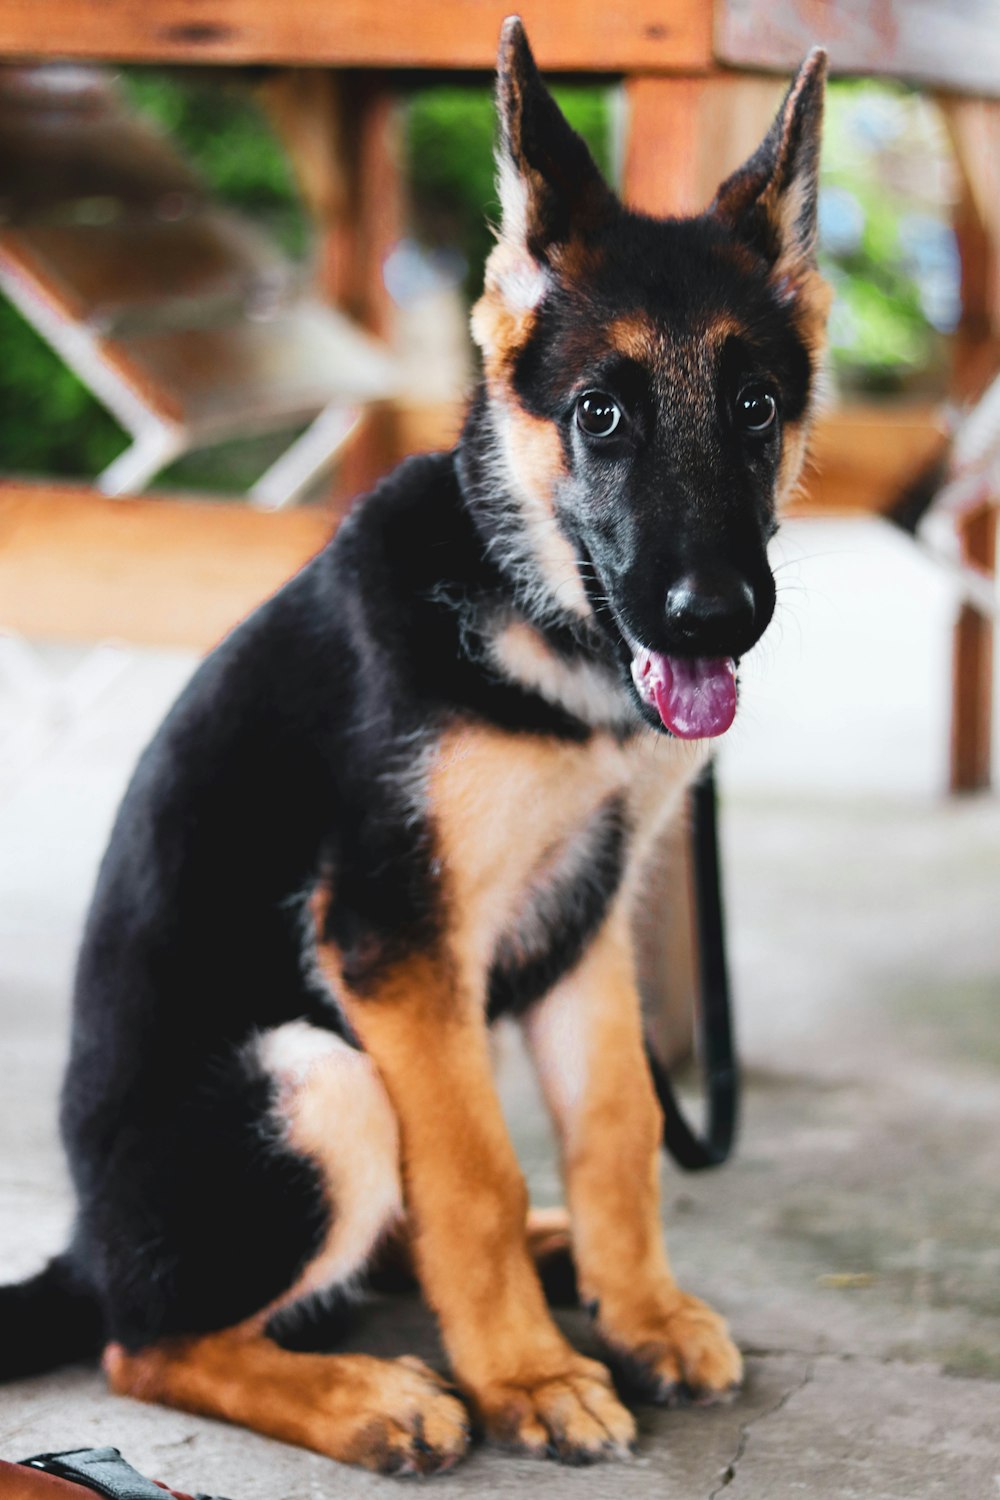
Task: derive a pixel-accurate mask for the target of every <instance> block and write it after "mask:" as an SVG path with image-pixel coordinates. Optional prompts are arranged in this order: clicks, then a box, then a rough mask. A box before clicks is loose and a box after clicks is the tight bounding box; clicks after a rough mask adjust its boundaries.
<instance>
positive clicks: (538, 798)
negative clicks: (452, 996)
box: [427, 726, 707, 989]
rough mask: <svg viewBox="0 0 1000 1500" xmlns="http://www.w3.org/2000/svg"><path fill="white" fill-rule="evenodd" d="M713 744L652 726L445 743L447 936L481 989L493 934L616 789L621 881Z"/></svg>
mask: <svg viewBox="0 0 1000 1500" xmlns="http://www.w3.org/2000/svg"><path fill="white" fill-rule="evenodd" d="M706 753H707V752H706V751H705V750H704V748H703V747H702V746H700V745H692V744H685V743H682V742H680V741H677V740H671V739H668V738H666V737H665V736H662V735H658V734H655V733H652V732H650V733H642V734H640V735H638V736H637V737H636V738H635V739H634V740H632V741H629V742H628V743H626V744H621V743H619V742H617V741H616V740H615V738H614V737H613V736H612V735H610V734H597V735H594V736H593V737H592V738H591V740H589V741H588V742H587V743H586V744H583V745H581V744H572V743H567V742H565V741H560V740H555V739H548V738H543V737H536V736H532V735H514V734H507V733H504V732H503V731H500V730H496V729H488V728H484V727H482V726H475V727H465V728H461V729H457V730H454V731H452V732H451V733H449V734H448V735H446V736H445V737H444V738H443V739H442V740H441V741H440V742H439V744H438V746H437V749H436V752H435V754H434V757H433V759H432V762H431V764H430V767H429V775H428V784H427V793H428V798H429V803H430V807H431V811H432V819H433V823H434V827H435V833H436V842H437V847H438V853H439V856H440V858H441V861H442V865H443V869H444V872H445V878H446V880H447V887H448V897H449V900H448V907H449V911H450V913H451V921H452V930H451V935H450V936H451V947H452V951H453V953H454V954H455V956H456V958H457V959H458V961H459V963H460V965H461V967H462V969H463V970H464V977H465V980H466V982H467V984H469V985H470V986H471V987H473V988H476V989H478V988H479V987H480V986H481V984H482V981H483V978H484V976H485V974H486V972H487V971H488V969H489V965H490V962H491V958H492V955H493V953H494V951H495V949H496V945H497V940H498V938H499V936H500V934H501V933H502V932H504V931H505V929H507V928H509V926H510V925H511V923H512V922H513V921H514V920H515V919H516V917H517V915H518V913H519V912H520V911H522V910H523V908H524V905H525V902H526V898H527V893H528V891H529V889H530V887H531V886H532V884H533V882H534V881H535V880H537V877H538V872H539V871H540V870H543V869H544V868H545V866H546V864H548V863H550V862H551V861H552V859H553V858H554V857H555V856H557V855H558V853H559V851H560V850H561V849H563V848H566V847H568V846H569V845H570V843H571V842H572V840H573V839H574V838H576V837H578V836H579V835H580V834H581V833H582V832H583V830H585V829H586V827H587V825H588V824H589V823H590V822H591V820H592V819H593V817H594V815H595V814H596V812H597V810H598V809H599V808H600V807H601V805H602V804H603V803H605V802H606V801H607V800H608V798H609V797H613V796H622V797H624V798H625V800H626V806H627V809H628V814H629V822H630V827H631V830H632V835H631V838H630V842H629V863H628V871H627V873H626V878H625V885H626V888H627V887H628V883H629V879H630V877H631V875H632V872H635V871H639V870H641V869H642V868H643V866H644V865H645V862H646V858H647V856H648V854H649V852H650V848H651V844H652V842H653V840H655V838H656V837H657V835H658V834H659V832H660V831H661V830H662V828H663V825H664V823H665V822H666V821H667V819H669V817H670V815H671V813H672V812H674V811H675V810H676V809H677V808H678V807H679V804H680V799H681V797H682V794H683V792H684V790H685V788H686V787H687V786H688V785H689V784H690V782H691V781H692V779H693V778H694V777H695V776H696V775H697V773H698V771H699V770H700V768H701V766H702V765H704V762H705V758H706Z"/></svg>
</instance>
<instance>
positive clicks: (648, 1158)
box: [524, 903, 742, 1402]
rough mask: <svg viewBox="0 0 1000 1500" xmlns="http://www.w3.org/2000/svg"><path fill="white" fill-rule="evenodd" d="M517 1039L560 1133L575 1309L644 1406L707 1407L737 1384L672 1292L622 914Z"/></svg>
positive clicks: (704, 1324)
mask: <svg viewBox="0 0 1000 1500" xmlns="http://www.w3.org/2000/svg"><path fill="white" fill-rule="evenodd" d="M524 1028H525V1032H526V1035H527V1039H528V1044H529V1047H530V1049H531V1051H532V1054H533V1056H534V1060H535V1062H536V1065H537V1067H538V1072H539V1075H540V1078H541V1082H542V1087H543V1090H544V1093H545V1096H546V1099H547V1102H548V1104H549V1108H550V1110H551V1112H552V1114H553V1116H554V1118H555V1121H556V1126H557V1129H558V1131H559V1136H560V1141H561V1147H562V1158H563V1172H564V1175H565V1178H566V1186H567V1194H568V1198H569V1206H570V1216H571V1221H572V1232H573V1253H574V1258H575V1262H576V1269H577V1276H578V1279H579V1284H580V1295H581V1298H582V1299H583V1300H584V1301H585V1302H588V1303H592V1304H593V1305H594V1307H595V1310H596V1318H597V1327H598V1330H599V1332H600V1333H601V1335H602V1337H603V1338H604V1340H605V1341H606V1343H607V1345H608V1347H609V1349H610V1350H611V1351H612V1352H613V1354H614V1355H615V1356H616V1358H617V1361H618V1363H619V1364H620V1365H621V1367H622V1368H623V1371H624V1372H625V1373H627V1374H629V1375H631V1376H632V1377H633V1379H634V1381H635V1383H636V1384H637V1385H638V1386H639V1388H640V1389H641V1390H642V1391H643V1392H644V1393H645V1394H646V1395H648V1396H650V1397H652V1398H653V1399H654V1400H658V1401H663V1402H671V1401H673V1400H675V1399H677V1398H678V1397H679V1396H681V1395H683V1394H685V1393H689V1394H691V1395H693V1396H694V1397H695V1398H696V1399H698V1400H701V1401H709V1400H712V1399H718V1398H719V1397H721V1396H723V1395H725V1394H726V1393H728V1392H729V1391H731V1390H732V1388H733V1387H734V1386H735V1385H736V1384H737V1383H738V1381H739V1379H740V1377H741V1373H742V1364H741V1360H740V1356H739V1353H738V1351H737V1349H736V1348H735V1346H734V1344H733V1342H732V1340H731V1339H730V1337H729V1335H728V1332H727V1330H726V1326H725V1323H724V1322H723V1321H722V1319H721V1318H720V1317H719V1316H718V1315H717V1314H716V1313H714V1312H713V1311H712V1309H711V1308H709V1307H707V1306H706V1305H705V1304H704V1303H703V1302H700V1301H699V1300H698V1299H697V1298H696V1297H690V1296H687V1295H686V1294H685V1293H683V1292H682V1291H681V1290H680V1289H679V1287H678V1286H677V1283H676V1282H675V1281H674V1278H673V1275H672V1273H671V1270H670V1265H669V1262H668V1260H667V1255H666V1249H665V1247H664V1244H663V1233H662V1229H661V1225H660V1214H659V1152H660V1141H661V1138H662V1117H661V1114H660V1109H659V1106H658V1104H657V1102H656V1097H655V1094H654V1092H653V1086H652V1080H651V1079H650V1076H649V1068H648V1066H647V1063H646V1058H645V1052H644V1048H643V1041H642V1026H641V1015H640V1006H639V996H638V991H637V988H636V983H635V978H634V968H633V959H632V948H631V937H630V931H629V924H628V922H627V920H626V918H625V912H624V905H623V903H620V904H619V907H618V908H617V910H616V911H615V912H613V913H612V915H611V917H610V918H609V920H608V921H607V923H606V924H605V926H604V928H603V929H602V931H601V932H600V933H599V934H598V936H597V937H596V938H595V940H594V942H593V943H592V945H591V947H590V949H589V950H588V952H587V953H586V954H585V956H584V958H583V960H582V962H581V963H580V964H579V965H578V966H577V968H576V969H575V970H574V972H573V973H572V974H571V975H570V976H568V977H567V978H566V979H564V980H563V981H561V983H560V984H558V985H557V986H556V988H555V989H554V990H552V991H551V993H550V994H549V995H548V996H547V997H546V998H545V999H544V1000H542V1001H540V1002H539V1004H538V1005H536V1006H535V1007H533V1008H532V1010H530V1011H529V1012H528V1014H527V1016H526V1017H525V1021H524Z"/></svg>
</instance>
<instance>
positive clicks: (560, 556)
mask: <svg viewBox="0 0 1000 1500" xmlns="http://www.w3.org/2000/svg"><path fill="white" fill-rule="evenodd" d="M498 416H499V421H498V423H497V426H498V428H499V431H498V437H499V443H500V454H501V462H502V468H501V474H502V476H503V479H504V480H506V486H505V487H506V488H507V489H509V491H510V493H511V494H513V496H514V497H515V499H517V500H518V501H519V502H520V503H519V505H518V519H519V520H520V522H521V527H520V528H519V533H520V534H519V533H518V532H514V531H512V533H511V535H510V537H509V542H510V558H511V560H514V559H516V558H517V554H518V553H519V552H522V553H523V552H524V551H527V552H528V555H529V557H530V558H531V560H532V561H533V562H534V563H535V565H536V567H537V569H538V571H539V572H540V574H541V575H542V579H543V580H544V582H545V583H547V584H548V587H549V589H550V591H551V593H552V595H553V596H554V599H555V601H556V604H557V606H558V607H559V608H560V609H563V610H571V611H572V612H573V613H574V614H577V615H580V616H581V617H582V618H583V619H587V618H589V616H590V615H591V613H592V610H591V608H590V600H589V599H588V598H587V591H586V589H585V588H584V586H583V580H582V579H581V577H580V570H579V567H578V566H577V560H576V553H575V552H574V551H573V548H572V546H571V545H570V542H569V540H568V538H567V537H565V536H564V535H563V533H562V532H561V531H560V529H559V525H558V523H557V521H556V519H555V517H554V515H553V514H552V511H551V509H550V507H549V504H547V503H546V500H545V499H543V498H542V497H541V496H539V495H536V494H535V492H534V491H533V490H532V488H531V484H530V480H529V477H528V475H526V474H522V473H521V471H520V467H519V465H518V461H517V444H516V442H515V440H514V424H513V419H512V417H511V416H510V414H509V413H507V412H503V413H500V414H498Z"/></svg>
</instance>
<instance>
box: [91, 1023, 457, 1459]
mask: <svg viewBox="0 0 1000 1500" xmlns="http://www.w3.org/2000/svg"><path fill="white" fill-rule="evenodd" d="M255 1062H256V1064H257V1065H259V1066H260V1067H262V1068H263V1070H264V1071H265V1073H267V1074H268V1075H269V1077H270V1079H271V1081H272V1085H273V1098H274V1103H273V1106H272V1109H271V1112H270V1117H269V1121H268V1122H267V1124H266V1126H264V1127H262V1132H261V1136H262V1142H263V1145H264V1149H265V1150H266V1149H267V1142H266V1138H267V1133H268V1131H269V1130H272V1131H273V1132H274V1134H275V1136H276V1138H278V1143H279V1144H280V1147H281V1149H283V1150H285V1151H289V1150H290V1151H291V1152H292V1153H294V1154H295V1155H297V1156H299V1157H300V1158H303V1159H305V1160H307V1161H308V1162H309V1163H310V1164H311V1166H312V1168H313V1169H315V1170H316V1171H317V1172H318V1176H319V1179H320V1182H321V1184H322V1189H323V1194H324V1197H325V1199H326V1201H327V1203H328V1205H329V1210H330V1211H329V1224H328V1228H327V1232H326V1234H325V1236H324V1237H323V1239H322V1242H321V1243H320V1245H319V1247H318V1249H316V1250H314V1253H313V1254H312V1256H311V1257H310V1259H309V1261H308V1263H307V1264H306V1265H305V1267H304V1268H303V1269H302V1270H301V1271H300V1272H299V1274H298V1276H297V1277H296V1279H295V1280H294V1282H293V1283H292V1285H291V1286H289V1288H288V1289H287V1291H286V1292H284V1293H283V1294H282V1295H281V1296H280V1297H278V1298H277V1299H276V1300H275V1301H274V1302H272V1303H271V1304H270V1305H269V1306H267V1307H265V1308H262V1309H261V1310H260V1312H259V1313H258V1314H256V1315H255V1316H253V1317H251V1318H249V1319H247V1320H245V1321H243V1322H241V1323H240V1324H239V1325H238V1326H236V1327H234V1328H230V1329H227V1330H224V1331H222V1332H217V1333H208V1334H205V1335H203V1336H196V1337H190V1338H185V1337H180V1338H165V1339H159V1340H157V1341H155V1342H152V1343H150V1344H149V1345H147V1346H146V1347H141V1348H139V1349H138V1350H137V1351H132V1350H127V1349H126V1348H125V1347H124V1346H123V1345H122V1344H121V1343H112V1344H110V1345H109V1346H108V1348H107V1350H106V1351H105V1356H104V1364H105V1369H106V1371H107V1375H108V1379H109V1381H110V1384H111V1388H112V1389H113V1390H114V1391H116V1392H117V1393H118V1394H121V1395H131V1396H135V1397H137V1398H139V1399H140V1400H145V1401H157V1402H162V1403H163V1404H164V1405H167V1406H176V1407H180V1408H181V1409H183V1410H185V1411H192V1412H199V1413H202V1414H204V1415H208V1416H215V1417H219V1418H222V1419H224V1420H226V1421H230V1422H237V1423H240V1424H242V1425H243V1426H246V1427H251V1428H253V1429H254V1430H256V1431H258V1432H262V1433H265V1434H267V1435H268V1436H270V1437H276V1438H281V1439H283V1440H284V1441H286V1442H291V1443H298V1444H300V1445H302V1446H304V1447H307V1448H313V1449H315V1450H316V1451H318V1452H320V1453H324V1454H327V1455H328V1456H329V1457H331V1458H336V1459H340V1460H342V1461H343V1462H346V1463H356V1464H361V1465H363V1466H364V1467H366V1468H370V1469H376V1470H378V1471H380V1472H383V1473H421V1474H424V1473H431V1472H435V1471H437V1470H442V1469H447V1468H450V1467H451V1465H452V1464H454V1463H456V1462H457V1460H458V1459H459V1458H460V1457H461V1456H462V1454H463V1453H464V1452H465V1449H466V1447H467V1446H468V1442H469V1431H468V1423H467V1416H466V1412H465V1408H464V1407H463V1406H462V1404H461V1402H460V1401H458V1400H457V1399H456V1398H455V1396H454V1395H453V1394H451V1393H450V1392H449V1390H448V1389H447V1387H446V1386H445V1384H444V1382H443V1381H442V1380H441V1379H440V1378H439V1377H438V1376H437V1375H436V1374H434V1372H433V1371H432V1370H431V1369H429V1368H428V1367H427V1366H426V1365H424V1364H422V1362H421V1361H420V1360H417V1359H406V1358H404V1359H396V1360H381V1359H373V1358H369V1357H367V1356H363V1355H342V1356H341V1355H316V1354H299V1353H292V1352H290V1351H288V1350H286V1349H282V1348H279V1346H278V1345H277V1344H276V1343H274V1342H273V1341H272V1340H271V1339H270V1338H268V1337H267V1336H266V1333H265V1329H266V1327H267V1325H268V1323H269V1321H270V1319H271V1318H272V1317H274V1315H275V1314H276V1313H279V1312H281V1311H283V1310H284V1309H287V1308H289V1307H291V1306H293V1305H294V1304H295V1303H296V1302H298V1301H299V1300H301V1299H302V1298H304V1297H308V1296H310V1295H312V1294H314V1293H316V1292H319V1291H323V1290H325V1289H328V1288H331V1287H335V1286H339V1285H343V1284H344V1283H345V1282H348V1281H349V1280H350V1279H351V1277H352V1276H353V1275H354V1274H356V1273H357V1272H359V1271H361V1270H363V1269H364V1267H365V1265H366V1263H367V1261H368V1260H369V1258H370V1257H371V1255H372V1252H373V1250H374V1248H375V1246H376V1245H377V1244H378V1242H379V1240H380V1238H381V1237H382V1236H383V1235H384V1234H385V1233H386V1232H387V1231H388V1230H389V1229H390V1228H391V1226H392V1225H393V1224H394V1222H395V1221H396V1219H397V1218H398V1216H399V1214H400V1212H401V1202H402V1198H401V1187H400V1170H399V1138H398V1130H397V1126H396V1118H395V1115H394V1113H393V1110H392V1106H391V1105H390V1103H389V1100H388V1097H387V1095H386V1093H385V1090H384V1089H383V1087H382V1084H381V1081H380V1079H379V1077H378V1074H377V1073H376V1071H375V1068H374V1066H373V1065H372V1062H371V1059H370V1058H369V1057H367V1056H366V1055H365V1053H363V1052H361V1051H359V1050H357V1049H356V1048H354V1047H351V1046H350V1045H348V1044H347V1043H346V1042H344V1041H343V1040H342V1039H341V1038H340V1037H338V1036H335V1035H333V1034H332V1033H330V1032H326V1031H322V1030H320V1029H318V1028H315V1027H312V1026H309V1025H307V1024H306V1023H305V1022H301V1021H296V1022H292V1023H289V1024H288V1025H285V1026H282V1027H279V1028H277V1029H275V1030H273V1031H270V1032H267V1033H265V1034H264V1035H263V1036H262V1037H261V1038H260V1040H259V1041H258V1042H257V1044H256V1059H255ZM293 1170H294V1169H293ZM268 1228H269V1226H268V1224H267V1223H266V1222H262V1223H261V1225H260V1233H261V1235H263V1236H266V1235H267V1234H268ZM246 1253H248V1254H251V1255H252V1254H253V1246H252V1245H250V1246H247V1247H246Z"/></svg>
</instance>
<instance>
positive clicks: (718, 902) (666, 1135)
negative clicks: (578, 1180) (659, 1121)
mask: <svg viewBox="0 0 1000 1500" xmlns="http://www.w3.org/2000/svg"><path fill="white" fill-rule="evenodd" d="M691 839H692V858H693V867H694V904H695V922H696V950H697V959H698V975H699V986H698V987H699V996H698V1005H697V1017H698V1019H697V1042H696V1053H697V1056H698V1059H699V1062H700V1065H701V1070H702V1075H703V1078H704V1092H705V1128H704V1133H703V1134H701V1135H699V1134H698V1133H697V1132H696V1131H695V1130H693V1129H692V1127H691V1126H690V1125H689V1124H688V1121H687V1119H686V1118H685V1116H684V1114H683V1113H682V1111H681V1108H680V1105H679V1104H678V1103H677V1098H676V1095H675V1094H674V1090H673V1085H672V1084H671V1082H670V1077H669V1075H668V1073H667V1070H666V1068H665V1067H664V1066H663V1064H662V1063H661V1062H660V1061H659V1060H658V1059H657V1058H656V1056H655V1055H654V1054H653V1052H652V1050H651V1049H648V1048H647V1053H648V1056H649V1065H650V1069H651V1070H652V1074H653V1084H654V1086H655V1088H656V1093H657V1096H658V1098H659V1101H660V1107H661V1109H662V1110H663V1144H664V1146H665V1147H666V1149H667V1150H668V1151H669V1152H670V1154H671V1156H672V1157H673V1158H674V1160H675V1161H676V1162H677V1163H678V1165H679V1166H682V1167H683V1168H684V1169H685V1170H686V1171H688V1172H700V1171H703V1170H704V1169H705V1168H706V1167H718V1166H721V1165H722V1163H723V1162H724V1161H725V1160H726V1159H727V1158H728V1156H729V1155H730V1153H731V1151H732V1149H733V1143H734V1141H735V1139H736V1125H737V1117H738V1113H739V1084H740V1078H739V1062H738V1059H737V1057H736V1050H735V1044H734V1040H733V1022H732V1007H731V1000H730V990H729V965H728V963H727V960H726V926H725V915H724V910H723V904H722V878H721V870H720V863H719V837H718V826H717V817H716V795H715V775H714V773H713V770H712V766H711V763H709V765H708V766H707V767H706V769H705V771H704V773H703V774H702V776H701V777H700V778H699V780H698V781H697V782H696V783H695V786H694V790H693V792H692V794H691Z"/></svg>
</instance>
